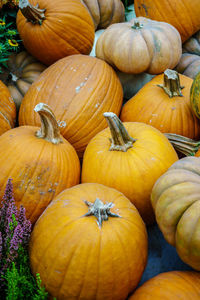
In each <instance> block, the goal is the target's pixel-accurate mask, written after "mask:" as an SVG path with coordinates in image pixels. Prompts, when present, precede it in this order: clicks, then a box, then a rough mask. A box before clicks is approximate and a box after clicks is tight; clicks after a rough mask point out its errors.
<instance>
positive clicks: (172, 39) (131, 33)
mask: <svg viewBox="0 0 200 300" xmlns="http://www.w3.org/2000/svg"><path fill="white" fill-rule="evenodd" d="M181 54H182V43H181V38H180V34H179V33H178V31H177V30H176V29H175V28H174V27H173V26H172V25H170V24H167V23H164V22H157V21H152V20H150V19H147V18H142V17H140V18H134V19H132V20H131V21H130V22H125V23H118V24H112V25H111V26H109V27H108V28H106V30H105V31H104V32H103V33H102V34H101V35H100V37H99V39H98V40H97V43H96V56H97V57H99V58H101V59H103V60H105V61H107V62H108V63H109V64H111V65H112V66H114V67H116V68H117V69H119V70H120V71H122V72H125V73H133V74H138V73H142V72H147V73H150V74H159V73H162V72H164V71H165V70H166V69H167V68H171V69H173V68H174V67H175V66H176V65H177V63H178V61H179V59H180V57H181Z"/></svg>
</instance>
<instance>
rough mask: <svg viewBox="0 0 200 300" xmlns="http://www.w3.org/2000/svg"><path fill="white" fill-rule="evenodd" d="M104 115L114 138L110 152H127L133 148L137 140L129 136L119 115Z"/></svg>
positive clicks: (107, 113) (111, 139)
mask: <svg viewBox="0 0 200 300" xmlns="http://www.w3.org/2000/svg"><path fill="white" fill-rule="evenodd" d="M103 115H104V117H105V118H106V121H107V123H108V126H109V128H110V132H111V136H112V138H110V141H111V146H110V149H109V150H110V151H113V150H116V151H123V152H126V151H127V150H128V149H129V148H131V147H133V143H134V142H135V141H136V139H134V138H132V137H131V136H130V135H129V134H128V132H127V130H126V128H125V127H124V125H123V123H122V122H121V120H120V119H119V118H118V117H117V115H116V114H114V113H112V112H105V113H104V114H103Z"/></svg>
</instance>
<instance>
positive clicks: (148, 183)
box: [82, 113, 178, 224]
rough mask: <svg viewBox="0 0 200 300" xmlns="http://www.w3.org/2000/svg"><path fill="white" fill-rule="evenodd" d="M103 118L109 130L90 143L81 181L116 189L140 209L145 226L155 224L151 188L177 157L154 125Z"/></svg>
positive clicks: (111, 115)
mask: <svg viewBox="0 0 200 300" xmlns="http://www.w3.org/2000/svg"><path fill="white" fill-rule="evenodd" d="M104 115H105V117H106V119H107V120H108V124H109V127H110V130H109V128H107V129H105V130H103V131H101V132H100V133H98V134H97V135H96V136H95V137H94V138H93V139H92V140H91V141H90V142H89V144H88V146H87V148H86V150H85V153H84V157H83V165H82V182H83V183H85V182H97V183H101V184H105V185H107V186H110V187H113V188H116V189H117V190H119V191H120V192H122V193H123V194H124V195H125V196H126V197H127V198H129V199H130V201H131V202H132V203H133V204H134V205H135V206H136V207H137V209H138V210H139V212H140V214H141V216H142V218H143V220H144V221H145V222H146V223H148V224H150V223H153V222H154V214H153V210H152V207H151V203H150V195H151V190H152V187H153V185H154V183H155V182H156V180H157V179H158V178H159V177H160V176H161V174H163V173H164V172H165V171H166V170H167V169H168V168H169V167H170V166H171V165H172V164H173V163H174V162H175V161H176V160H177V159H178V156H177V154H176V152H175V150H174V149H173V147H172V145H171V144H170V142H169V141H168V140H167V138H166V137H165V136H164V135H163V134H162V133H161V132H159V131H158V130H157V129H155V128H153V127H152V126H149V125H146V124H144V123H136V122H135V123H134V122H129V123H124V125H123V124H122V123H121V122H120V120H119V119H118V118H117V116H116V115H115V114H113V113H105V114H104ZM110 137H111V138H110ZM166 157H167V159H166Z"/></svg>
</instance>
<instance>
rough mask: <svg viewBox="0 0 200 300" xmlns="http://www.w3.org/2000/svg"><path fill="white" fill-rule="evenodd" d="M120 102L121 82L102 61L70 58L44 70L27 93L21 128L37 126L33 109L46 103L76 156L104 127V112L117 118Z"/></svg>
mask: <svg viewBox="0 0 200 300" xmlns="http://www.w3.org/2000/svg"><path fill="white" fill-rule="evenodd" d="M122 100H123V91H122V86H121V83H120V81H119V79H118V77H117V75H116V73H115V72H114V71H113V69H112V68H111V67H110V66H109V65H108V64H107V63H106V62H104V61H102V60H100V59H97V58H95V57H91V56H87V55H71V56H68V57H66V58H63V59H62V60H59V61H58V62H56V63H55V64H53V65H52V66H50V67H49V68H47V69H46V70H45V71H44V72H43V73H42V74H41V75H40V76H39V77H38V79H37V80H36V81H35V82H34V83H33V85H32V86H31V87H30V89H29V90H28V92H27V93H26V95H25V97H24V99H23V101H22V104H21V107H20V111H19V124H20V125H37V126H38V125H39V116H38V115H37V114H36V113H34V110H33V109H34V106H35V105H36V104H37V103H39V102H44V103H46V104H48V105H49V106H50V107H51V108H52V110H53V111H54V113H55V116H56V119H57V120H58V122H59V124H60V130H61V133H62V135H63V136H64V137H65V138H66V139H67V140H68V141H69V142H70V143H71V144H72V145H73V146H74V148H75V149H76V150H77V152H78V154H79V156H82V155H83V152H84V150H85V147H86V146H87V144H88V142H89V141H90V140H91V138H92V137H93V136H95V134H96V133H98V132H99V131H101V130H102V129H104V128H105V127H106V121H105V119H104V117H103V113H104V112H106V111H113V112H114V113H116V114H117V115H119V113H120V110H121V106H122Z"/></svg>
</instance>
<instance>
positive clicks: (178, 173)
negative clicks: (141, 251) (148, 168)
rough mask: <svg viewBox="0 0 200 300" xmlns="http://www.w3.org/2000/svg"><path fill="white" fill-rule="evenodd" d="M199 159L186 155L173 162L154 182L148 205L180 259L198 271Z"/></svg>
mask: <svg viewBox="0 0 200 300" xmlns="http://www.w3.org/2000/svg"><path fill="white" fill-rule="evenodd" d="M199 193H200V160H199V158H198V157H193V156H188V157H184V158H182V159H180V160H179V161H177V162H175V163H174V164H173V165H172V166H171V167H170V168H169V170H167V172H166V173H164V174H163V175H162V176H161V177H160V178H159V179H158V180H157V181H156V183H155V185H154V187H153V189H152V193H151V203H152V206H153V209H154V211H155V215H156V221H157V223H158V225H159V227H160V229H161V231H162V233H163V235H164V237H165V239H166V241H167V242H168V243H169V244H171V245H173V246H175V247H176V250H177V253H178V254H179V256H180V258H181V259H182V260H183V261H184V262H185V263H187V264H188V265H190V266H191V267H192V268H193V269H196V270H198V271H200V237H199V230H200V225H199V224H200V223H199V207H200V201H199Z"/></svg>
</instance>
